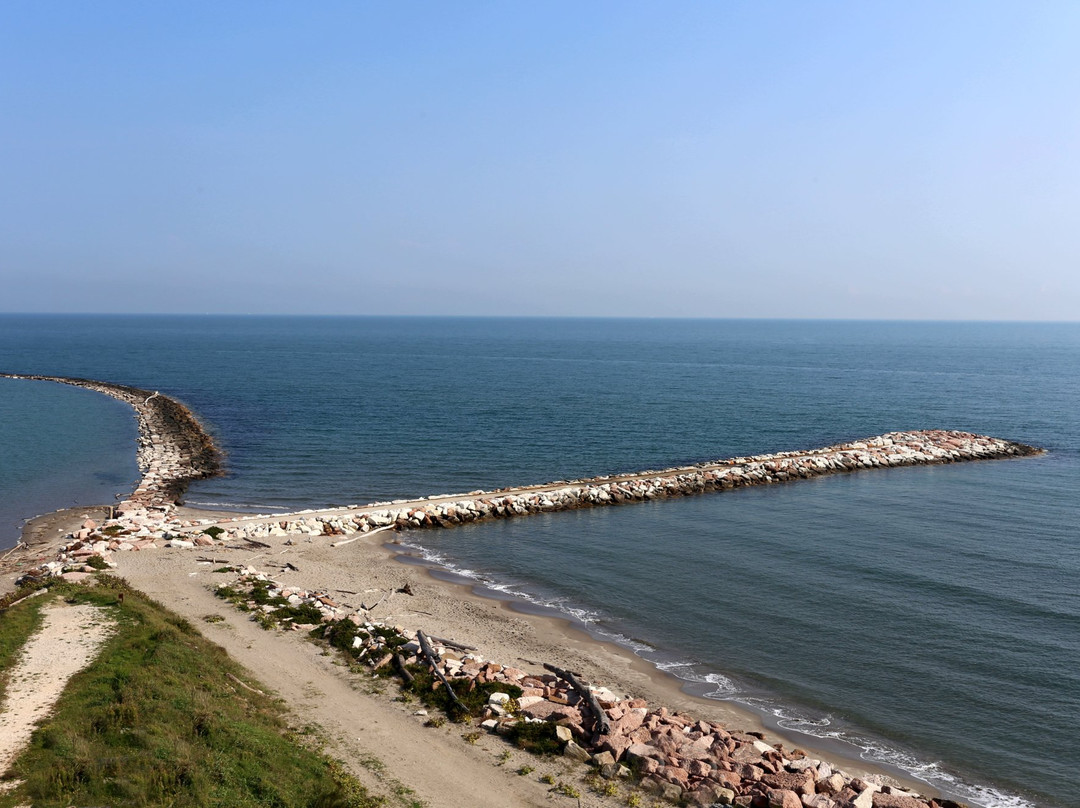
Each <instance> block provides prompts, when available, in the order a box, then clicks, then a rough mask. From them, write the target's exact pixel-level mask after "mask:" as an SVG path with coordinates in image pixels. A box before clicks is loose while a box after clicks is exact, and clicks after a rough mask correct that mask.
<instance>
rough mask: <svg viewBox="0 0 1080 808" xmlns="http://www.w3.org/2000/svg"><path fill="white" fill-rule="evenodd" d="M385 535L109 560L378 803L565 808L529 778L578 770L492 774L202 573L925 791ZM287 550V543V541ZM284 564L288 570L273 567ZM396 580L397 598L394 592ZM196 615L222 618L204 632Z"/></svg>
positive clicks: (481, 750) (458, 731) (545, 767)
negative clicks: (556, 807)
mask: <svg viewBox="0 0 1080 808" xmlns="http://www.w3.org/2000/svg"><path fill="white" fill-rule="evenodd" d="M392 535H393V534H382V535H379V536H371V537H361V538H359V539H358V540H357V541H354V542H351V543H350V544H347V545H345V546H340V547H332V546H330V544H331V542H332V541H334V540H335V538H337V539H340V537H309V536H292V537H288V539H287V538H286V537H269V538H267V539H266V540H265V541H266V543H267V544H269V545H270V547H269V548H267V549H261V548H259V549H243V550H241V549H234V550H226V549H222V548H221V547H207V548H195V549H160V550H151V551H141V552H127V553H119V554H117V560H118V563H119V568H118V570H117V573H118V574H119V575H121V576H123V577H124V578H126V579H127V580H128V581H129V582H130V583H131V584H132V585H133V586H134V587H136V588H137V589H140V590H142V591H143V592H145V593H147V594H148V595H150V596H151V597H153V598H155V599H157V600H159V601H160V602H161V603H163V604H165V605H166V606H168V607H169V608H171V609H173V610H175V611H177V612H178V613H180V614H181V615H183V616H184V617H186V618H187V619H188V620H190V621H191V622H192V623H193V624H195V625H196V626H198V628H199V629H200V630H201V631H202V632H203V633H204V634H205V635H206V636H207V637H209V638H210V639H211V640H213V641H214V642H216V643H218V644H219V645H221V646H223V647H224V648H225V649H226V651H228V653H229V654H230V655H231V656H232V657H233V658H235V659H236V660H238V661H239V662H240V663H241V664H243V665H244V666H245V667H247V668H248V669H249V670H250V671H251V672H252V674H253V675H254V676H255V677H256V678H257V679H258V680H259V681H261V682H263V683H264V684H265V685H266V686H267V687H269V688H271V689H272V690H273V691H275V692H276V693H278V694H279V695H280V696H281V697H282V698H283V699H285V701H286V702H288V704H289V706H290V708H291V709H292V711H293V712H294V714H295V715H296V720H297V723H298V724H299V725H301V726H302V725H307V724H314V725H316V726H318V727H319V728H320V731H321V732H322V733H323V735H324V737H325V740H326V741H327V744H328V748H329V750H330V751H331V752H332V753H333V754H334V755H336V756H339V757H341V758H342V759H343V760H344V761H345V762H346V763H348V764H349V765H350V766H351V768H352V769H353V770H354V772H355V773H356V774H357V775H358V776H359V777H360V778H361V779H362V780H363V781H364V782H365V783H366V784H367V785H369V786H370V787H372V788H374V789H375V790H376V791H378V790H380V789H381V790H382V791H383V792H384V793H391V792H393V790H394V789H395V788H396V786H395V785H394V784H395V783H400V784H405V785H406V786H408V787H409V788H411V789H413V790H415V792H416V795H417V796H418V797H419V798H421V799H423V800H424V801H425V803H426V804H428V805H431V806H443V805H447V806H455V805H461V806H465V805H477V806H482V805H492V806H495V805H500V806H506V805H540V804H545V805H550V804H552V800H555V801H556V802H555V804H559V802H565V803H567V804H576V801H573V800H570V799H568V798H566V797H562V796H558V795H554V794H551V793H549V789H550V786H549V785H545V784H543V783H541V782H539V779H538V778H539V776H541V775H543V774H545V773H551V774H552V775H553V776H554V777H555V778H556V779H557V780H562V781H566V782H577V781H578V780H579V778H580V777H581V775H582V774H584V773H585V769H584V767H582V766H580V765H578V764H571V763H569V761H564V760H563V759H555V760H549V761H539V759H537V758H534V757H532V756H530V755H526V754H525V753H522V752H518V751H517V750H513V752H512V760H511V761H509V762H506V763H505V764H504V765H497V764H498V759H499V755H501V754H502V753H503V752H504V750H506V749H510V748H511V747H509V745H507V744H505V743H504V742H503V741H502V740H501V739H499V738H497V737H489V736H487V735H486V734H485V735H483V736H482V737H481V739H480V741H479V742H478V743H477V744H475V745H472V744H469V743H467V742H466V741H465V740H463V739H462V735H463V734H464V733H466V732H468V728H467V727H463V726H461V725H455V724H450V723H447V724H446V725H445V726H443V727H441V728H430V727H425V726H423V724H424V721H425V720H426V719H425V717H423V716H418V715H415V712H416V710H417V706H416V704H415V703H414V704H403V703H401V702H400V701H397V700H396V699H395V696H396V695H397V694H396V687H394V686H393V685H390V686H387V685H386V684H385V683H380V684H378V685H377V686H376V683H374V682H373V680H371V679H370V677H369V676H366V675H358V674H352V673H349V672H348V671H347V669H346V668H345V667H344V666H343V665H341V664H340V662H338V661H336V659H335V657H333V656H328V655H325V654H324V651H323V649H322V648H321V647H320V646H318V645H316V644H314V643H311V642H308V641H307V640H306V639H305V638H304V636H303V635H302V634H301V633H299V632H296V633H287V634H283V633H281V632H278V631H267V630H264V629H262V628H260V627H259V626H258V625H257V624H256V623H254V622H253V621H251V620H250V618H249V616H248V615H247V614H245V613H243V612H239V611H237V610H235V609H234V608H232V607H231V606H229V605H228V604H226V603H225V602H224V601H222V600H221V599H219V598H216V597H215V596H214V595H213V593H212V589H213V587H215V586H217V585H219V584H223V583H229V582H231V581H232V579H233V578H234V576H233V575H231V574H228V573H214V572H213V570H215V569H218V568H220V567H222V566H223V565H226V564H230V565H231V564H248V565H251V566H253V567H255V568H256V569H258V570H259V571H261V572H264V573H266V574H267V575H270V576H271V577H273V578H274V579H275V580H279V581H281V582H282V583H284V584H287V585H290V586H297V587H301V588H305V589H321V590H324V591H329V593H330V595H331V596H332V597H334V598H335V599H339V602H342V603H344V604H347V605H349V606H353V607H358V606H360V605H361V604H367V605H368V606H371V605H372V604H375V603H377V602H379V601H381V603H379V605H377V606H375V607H374V608H373V609H372V611H371V618H372V619H374V620H378V621H381V622H384V623H387V624H391V625H398V626H401V627H403V628H407V629H418V628H419V629H423V630H424V631H425V632H427V633H428V634H429V635H432V636H436V637H442V638H448V639H452V640H456V641H458V642H460V643H464V644H467V645H470V646H474V647H475V648H477V650H478V652H479V653H480V654H482V655H483V656H484V658H485V659H488V660H491V661H495V662H499V663H501V664H504V665H512V666H514V667H519V668H522V669H524V670H526V671H532V672H542V668H541V665H542V663H544V662H547V663H551V664H554V665H557V666H559V667H562V668H566V669H569V670H573V671H575V672H578V673H580V674H582V675H583V677H584V678H585V679H586V680H588V681H590V682H592V683H594V684H603V685H606V686H607V687H609V688H611V689H612V690H613V691H615V692H616V693H617V694H619V695H632V696H635V697H640V698H645V699H647V700H648V701H649V702H650V704H651V705H653V706H657V707H658V706H666V707H668V709H670V710H673V711H683V712H686V713H688V714H691V715H694V716H696V717H700V718H705V719H707V720H711V721H717V722H720V723H723V724H725V725H726V726H728V727H729V728H731V729H734V730H744V731H746V730H757V731H765V732H766V733H767V734H768V735H769V741H770V742H775V741H777V740H779V741H783V742H784V744H785V746H786V747H788V748H791V747H798V748H801V749H803V750H805V751H806V752H807V753H808V754H810V755H812V756H814V757H821V758H823V759H826V760H830V761H831V762H833V763H834V764H836V765H838V766H839V768H841V769H843V770H845V771H847V772H848V773H850V774H852V775H857V776H861V777H866V776H868V775H886V776H888V777H891V778H892V779H893V780H894V781H898V782H900V783H901V784H903V785H905V786H906V787H909V788H913V789H916V790H918V791H921V792H923V793H926V791H927V787H926V785H925V784H923V783H918V782H915V781H912V780H910V779H906V778H904V777H903V776H901V774H900V773H899V772H896V771H886V770H883V769H881V768H877V767H873V766H869V765H866V764H865V763H863V762H862V761H859V760H857V759H852V758H848V757H846V756H844V755H842V754H839V752H841V751H842V750H838V749H835V748H833V749H830V748H827V747H822V746H820V745H815V744H808V743H807V742H806V741H810V740H813V739H808V738H805V737H801V736H800V737H798V738H795V737H784V736H782V735H776V734H775V733H772V732H770V731H768V730H766V729H765V728H764V727H763V724H762V721H761V718H760V716H758V715H757V714H755V713H753V712H751V711H750V710H749V709H745V708H742V707H740V706H739V705H737V704H733V703H731V702H723V701H715V700H710V699H703V698H697V697H695V696H692V695H688V694H687V693H684V692H683V691H682V689H681V685H682V683H681V682H680V681H679V680H677V679H675V678H674V677H672V676H670V675H667V674H665V673H663V672H661V671H659V670H657V669H656V668H655V667H653V666H652V665H651V664H649V663H648V662H646V661H645V660H642V659H640V658H639V657H637V656H635V655H634V654H633V653H631V652H630V651H629V650H627V649H624V648H622V647H620V646H617V645H614V644H610V643H604V642H599V641H597V640H595V639H593V638H592V637H590V636H589V635H587V634H585V633H584V632H582V631H579V630H577V629H575V628H574V627H573V626H572V625H571V624H569V623H568V622H567V621H565V620H561V619H556V618H552V617H547V616H542V615H535V614H527V613H522V612H520V611H517V610H515V609H514V608H512V606H511V605H510V604H509V603H506V602H502V601H497V600H492V599H489V598H484V597H479V596H477V595H476V594H474V593H473V592H472V589H471V587H468V586H464V585H461V584H455V583H450V582H447V581H443V580H439V579H437V578H435V577H434V576H432V575H430V574H428V571H427V570H426V568H424V567H420V566H416V565H412V564H402V563H400V562H399V561H396V560H395V555H396V553H395V551H394V548H393V547H392V546H384V544H383V541H384V539H386V538H387V536H392ZM287 540H290V541H292V542H294V543H293V544H292V545H287V544H286V543H285V542H286V541H287ZM200 558H209V559H212V561H199V560H198V559H200ZM286 562H288V563H290V564H292V565H293V566H295V567H296V568H297V569H296V570H289V569H284V565H285V564H286ZM406 584H408V585H409V588H410V590H411V591H412V593H413V594H412V595H411V596H410V595H407V594H402V593H400V592H397V591H396V590H398V589H400V588H402V587H404V586H405V585H406ZM207 615H218V616H220V617H223V618H224V620H222V621H221V622H207V621H205V620H204V618H205V617H206V616H207ZM377 690H384V691H385V692H376V691H377ZM376 760H377V761H379V762H378V763H375V762H373V761H376ZM525 764H528V765H530V766H534V767H535V768H536V771H535V772H533V773H532V774H530V775H529V776H519V775H517V774H516V770H517V769H518V768H519V767H520V766H522V765H525ZM577 787H578V788H579V790H580V791H582V802H581V804H582V805H606V804H617V803H616V802H613V801H612V799H610V798H609V799H604V798H601V797H599V796H596V795H592V794H586V793H585V792H586V789H585V788H584V787H583V786H582V785H581V784H580V782H577ZM931 796H932V795H931Z"/></svg>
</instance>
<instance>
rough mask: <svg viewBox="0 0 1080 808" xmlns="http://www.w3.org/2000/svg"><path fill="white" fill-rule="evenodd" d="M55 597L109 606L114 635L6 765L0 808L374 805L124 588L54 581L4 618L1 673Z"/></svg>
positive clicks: (174, 623) (219, 663) (276, 714)
mask: <svg viewBox="0 0 1080 808" xmlns="http://www.w3.org/2000/svg"><path fill="white" fill-rule="evenodd" d="M120 592H123V593H124V602H123V604H119V603H118V598H117V595H118V594H119V593H120ZM55 597H66V598H68V599H69V600H74V601H75V602H79V603H92V604H95V605H97V606H100V607H102V608H104V609H108V610H110V611H111V612H112V613H113V615H114V616H115V617H116V619H117V620H118V622H119V629H118V631H117V633H116V634H115V635H114V636H113V637H112V638H111V639H110V640H109V641H108V642H107V643H106V645H105V646H104V648H103V649H102V652H101V654H100V656H99V657H98V658H97V660H96V661H95V662H94V663H93V664H92V665H90V666H89V667H88V668H86V669H85V670H83V671H82V672H80V673H79V674H77V675H76V676H75V677H73V678H72V680H71V682H70V683H69V684H68V687H67V689H66V690H65V691H64V694H63V696H62V697H61V699H60V701H59V702H58V703H57V705H56V709H55V710H54V711H53V714H52V716H51V717H50V718H49V719H48V720H46V721H45V722H44V723H43V724H42V725H41V726H40V727H39V728H38V730H37V731H36V732H35V733H34V737H33V740H32V742H31V745H30V747H29V748H28V749H27V750H26V751H25V752H24V753H23V754H22V755H21V756H20V757H19V758H18V760H17V761H16V762H15V764H14V765H13V766H12V770H11V774H13V775H14V776H15V777H16V778H17V779H18V780H21V781H23V782H22V784H21V785H19V786H18V787H17V789H16V790H15V791H13V792H10V793H8V794H4V795H0V808H9V806H16V805H21V804H28V803H32V804H33V805H34V806H42V807H45V806H68V805H73V804H74V805H110V806H125V805H131V806H135V805H170V806H196V805H198V806H221V807H222V808H225V807H226V806H252V808H254V806H335V808H336V806H354V808H370V807H371V806H377V805H380V804H381V802H380V801H379V800H377V799H375V798H372V797H370V796H369V795H367V794H366V792H365V791H364V790H363V788H362V786H360V784H359V783H358V782H356V781H355V780H354V779H353V778H351V777H350V776H349V775H347V774H346V773H344V772H343V770H342V769H341V768H340V767H339V766H338V765H337V764H335V763H334V762H332V761H330V760H329V759H328V758H326V757H324V756H323V755H321V754H319V753H317V752H315V751H312V750H310V749H308V748H306V747H305V745H304V744H303V743H301V742H300V741H299V739H297V738H296V737H295V736H293V735H292V734H291V733H290V732H289V731H288V730H287V728H286V725H285V720H284V711H283V708H282V707H281V705H280V704H279V703H277V702H275V701H274V700H272V699H270V698H267V697H265V696H262V695H260V694H258V693H255V692H252V691H251V690H249V689H248V688H245V687H243V686H241V685H239V684H237V682H236V681H234V680H232V679H230V677H229V675H230V674H231V675H232V676H235V677H237V678H239V679H244V680H246V679H247V676H246V674H245V672H244V671H243V669H242V668H240V667H239V666H238V665H237V664H236V663H234V662H233V661H232V660H231V659H229V658H228V656H227V655H226V654H225V652H224V651H223V650H222V649H221V648H219V647H218V646H216V645H213V644H212V643H210V642H209V641H207V640H206V639H204V638H203V637H202V636H201V635H200V634H199V633H198V632H197V631H195V630H194V629H193V628H192V627H191V626H190V625H189V624H188V623H187V622H186V621H185V620H183V619H182V618H179V617H177V616H176V615H173V614H171V613H170V612H168V611H167V610H166V609H164V608H163V607H162V606H160V605H159V604H156V603H154V602H153V601H150V600H149V599H147V598H146V597H144V596H143V595H141V594H140V593H138V592H136V591H133V590H131V589H129V588H127V587H126V585H125V584H123V582H122V581H118V580H116V579H106V580H105V581H103V583H102V584H99V585H97V586H94V587H85V586H71V585H64V584H62V585H58V586H55V587H54V588H53V590H52V591H51V592H50V593H49V594H48V595H45V596H43V597H39V598H32V599H31V600H30V601H27V602H25V603H21V604H19V605H17V606H15V607H13V608H12V609H10V610H8V611H6V612H3V613H0V672H2V670H3V669H4V666H5V665H6V664H10V663H11V662H12V661H13V653H12V651H9V650H7V649H12V650H14V649H17V648H18V647H19V646H20V645H21V643H22V642H23V641H24V640H25V638H26V637H27V636H29V634H30V633H31V632H32V630H33V628H34V626H35V620H36V619H37V618H36V617H35V615H36V614H37V613H38V611H39V610H40V607H41V606H42V605H44V603H45V602H47V601H48V600H50V599H52V598H55ZM5 654H6V659H5ZM250 684H251V687H254V688H258V685H257V684H255V683H250Z"/></svg>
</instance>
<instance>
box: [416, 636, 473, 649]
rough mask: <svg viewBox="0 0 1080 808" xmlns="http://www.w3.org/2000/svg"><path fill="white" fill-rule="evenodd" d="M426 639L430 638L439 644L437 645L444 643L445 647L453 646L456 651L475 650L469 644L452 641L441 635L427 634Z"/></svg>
mask: <svg viewBox="0 0 1080 808" xmlns="http://www.w3.org/2000/svg"><path fill="white" fill-rule="evenodd" d="M428 639H429V640H431V641H432V642H434V643H437V644H439V645H445V646H446V647H447V648H455V649H457V650H458V651H466V652H468V651H475V650H476V649H475V648H473V647H472V646H471V645H465V644H463V643H460V642H454V641H453V640H447V639H444V638H443V637H433V636H431V635H428Z"/></svg>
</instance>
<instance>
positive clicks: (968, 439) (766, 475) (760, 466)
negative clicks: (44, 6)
mask: <svg viewBox="0 0 1080 808" xmlns="http://www.w3.org/2000/svg"><path fill="white" fill-rule="evenodd" d="M1041 451H1042V450H1040V449H1037V448H1035V447H1032V446H1027V445H1024V444H1021V443H1015V442H1013V441H1008V440H1003V439H1000V438H992V437H987V436H985V435H976V434H972V433H970V432H956V431H948V430H921V431H913V432H890V433H888V434H885V435H879V436H877V437H873V438H866V439H864V440H859V441H853V442H851V443H844V444H839V445H836V446H829V447H826V448H823V449H812V450H807V451H792V452H778V453H775V454H767V455H755V456H751V457H735V458H730V459H727V460H718V461H713V462H709V463H700V464H698V465H695V466H683V467H678V468H670V469H664V470H660V471H643V472H638V473H635V474H624V475H607V476H601V477H591V478H587V479H580V480H570V481H559V482H554V483H547V484H545V485H537V486H525V487H521V488H507V489H498V490H494V491H473V492H470V493H468V494H442V495H437V496H432V497H427V498H425V499H422V500H411V501H407V500H399V501H395V502H382V503H374V504H372V505H364V506H356V507H351V508H345V509H335V510H333V511H319V512H316V511H309V512H300V513H296V514H281V515H276V516H270V517H267V516H259V517H248V518H241V519H237V520H236V522H235V524H230V523H228V522H225V521H223V522H220V523H219V524H220V526H221V527H222V528H224V529H226V530H227V533H228V538H231V539H251V538H255V539H257V538H259V537H261V536H283V535H290V534H297V533H300V534H309V535H327V536H338V535H350V534H352V533H355V532H360V533H367V532H369V531H372V530H376V529H379V528H386V527H391V526H394V527H398V528H403V529H423V528H449V527H454V526H456V525H461V524H468V523H472V522H478V521H482V520H485V519H505V518H513V517H518V516H528V515H531V514H537V513H551V512H554V511H566V510H573V509H577V508H591V507H601V506H610V505H621V504H626V503H633V502H645V501H650V500H657V499H667V498H671V497H678V496H689V495H692V494H702V493H706V492H710V491H726V490H729V489H734V488H743V487H746V486H752V485H771V484H776V483H784V482H793V481H795V480H801V479H809V478H811V477H821V476H824V475H827V474H843V473H850V472H854V471H860V470H864V469H884V468H896V467H901V466H917V465H932V464H941V463H958V462H963V461H971V460H990V459H996V458H1007V457H1023V456H1027V455H1033V454H1039V453H1040V452H1041Z"/></svg>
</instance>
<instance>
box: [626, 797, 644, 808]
mask: <svg viewBox="0 0 1080 808" xmlns="http://www.w3.org/2000/svg"><path fill="white" fill-rule="evenodd" d="M626 804H627V806H629V808H641V795H640V794H627V795H626Z"/></svg>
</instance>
